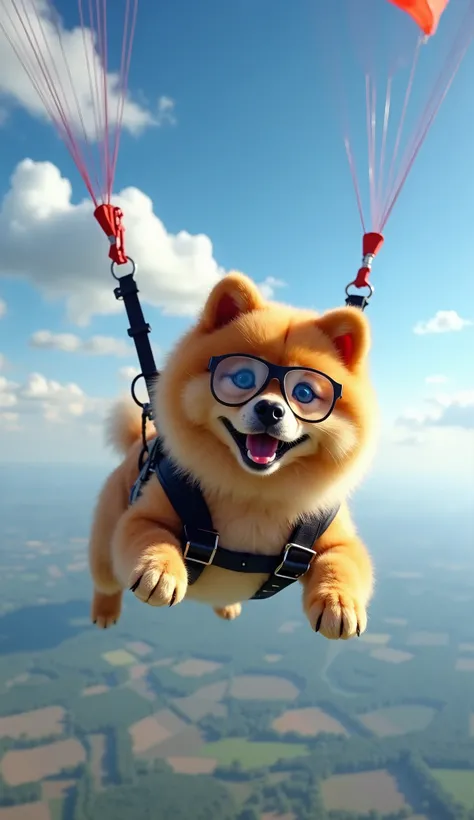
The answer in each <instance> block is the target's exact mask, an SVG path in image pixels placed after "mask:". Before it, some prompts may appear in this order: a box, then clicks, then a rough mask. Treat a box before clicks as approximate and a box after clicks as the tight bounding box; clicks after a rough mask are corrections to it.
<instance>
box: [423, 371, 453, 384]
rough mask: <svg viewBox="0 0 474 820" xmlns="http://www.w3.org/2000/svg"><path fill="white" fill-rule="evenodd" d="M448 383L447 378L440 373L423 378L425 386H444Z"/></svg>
mask: <svg viewBox="0 0 474 820" xmlns="http://www.w3.org/2000/svg"><path fill="white" fill-rule="evenodd" d="M447 381H448V377H447V376H443V375H442V374H441V373H435V374H434V375H433V376H427V377H426V378H425V382H426V384H446V382H447Z"/></svg>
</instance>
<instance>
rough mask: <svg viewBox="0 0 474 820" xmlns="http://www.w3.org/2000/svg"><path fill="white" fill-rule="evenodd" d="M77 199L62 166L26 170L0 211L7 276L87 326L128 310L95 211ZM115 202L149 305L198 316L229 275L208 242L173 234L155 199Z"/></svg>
mask: <svg viewBox="0 0 474 820" xmlns="http://www.w3.org/2000/svg"><path fill="white" fill-rule="evenodd" d="M71 195H72V190H71V184H70V182H69V180H67V179H65V178H63V177H61V175H60V172H59V170H58V169H57V168H56V166H54V165H52V164H51V163H49V162H33V160H31V159H25V160H23V161H22V162H20V163H19V165H18V166H17V167H16V169H15V172H14V174H13V176H12V178H11V187H10V190H9V191H8V193H7V194H6V195H5V197H4V200H3V203H2V204H1V207H0V247H1V248H2V254H1V259H0V275H2V274H3V275H7V276H17V277H21V278H23V279H27V280H29V281H30V282H32V283H33V284H34V285H35V286H36V287H38V288H39V290H40V291H41V292H42V293H43V294H44V296H46V297H47V298H48V299H65V300H66V304H67V310H68V314H69V317H70V318H71V320H72V321H75V322H76V323H77V324H82V325H85V324H87V322H88V321H89V320H90V318H91V316H93V315H97V314H110V313H118V312H121V311H123V305H122V303H121V302H118V301H117V300H116V299H115V298H114V295H113V286H114V284H115V283H114V282H113V280H112V278H111V276H110V263H109V259H108V243H107V239H106V237H105V236H104V235H103V233H102V232H101V230H100V228H99V227H98V225H97V224H96V222H95V220H94V217H93V213H92V212H93V205H92V203H91V202H90V201H89V200H83V201H82V202H79V203H78V204H73V203H72V201H71ZM113 201H114V203H116V204H117V206H119V207H121V208H122V210H123V212H124V215H125V227H126V234H125V240H126V248H127V252H128V254H129V255H130V256H131V257H133V258H134V259H135V260H136V263H137V281H138V284H139V288H140V296H141V298H142V300H143V301H144V302H148V303H149V304H151V305H154V306H155V307H158V308H161V309H162V310H163V311H164V312H165V313H167V314H169V315H182V316H189V315H193V314H194V313H195V312H196V310H197V309H199V308H200V306H201V305H202V303H203V300H204V299H205V298H206V296H207V293H208V291H209V290H210V289H211V288H212V287H213V285H214V284H215V283H216V282H217V281H218V279H219V278H220V277H222V276H223V275H224V273H225V271H224V269H223V268H222V267H220V266H219V265H218V263H217V262H216V260H215V259H214V257H213V248H212V242H211V240H210V239H209V237H208V236H206V235H204V234H197V235H194V236H192V235H191V234H189V233H187V232H186V231H180V232H179V233H177V234H171V233H168V232H167V230H166V228H165V226H164V225H163V223H162V222H161V220H160V219H159V218H158V217H157V216H156V214H155V213H154V212H153V203H152V201H151V199H150V198H149V197H147V196H146V195H145V194H144V193H142V192H141V191H139V190H138V189H137V188H127V189H125V190H123V191H122V192H121V193H120V194H119V195H117V196H116V197H114V198H113ZM123 272H124V273H125V272H126V271H123Z"/></svg>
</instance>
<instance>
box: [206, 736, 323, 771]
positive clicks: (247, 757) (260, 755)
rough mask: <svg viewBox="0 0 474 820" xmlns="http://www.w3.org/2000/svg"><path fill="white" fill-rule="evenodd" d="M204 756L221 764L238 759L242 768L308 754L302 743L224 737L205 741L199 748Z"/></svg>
mask: <svg viewBox="0 0 474 820" xmlns="http://www.w3.org/2000/svg"><path fill="white" fill-rule="evenodd" d="M199 754H200V755H203V756H204V757H212V758H213V759H214V760H217V761H218V763H219V764H220V765H221V766H230V765H231V764H232V763H233V762H234V761H238V762H239V763H240V764H241V765H242V767H243V768H244V769H258V768H260V766H264V767H267V766H272V765H273V764H274V763H276V762H277V760H280V759H282V758H292V757H300V756H302V755H306V754H308V749H307V748H306V746H305V745H304V744H303V743H260V742H259V741H255V742H252V741H250V740H246V739H245V738H235V739H234V738H226V739H225V740H218V741H217V742H216V743H207V744H206V745H205V746H203V747H202V748H201V749H200V750H199Z"/></svg>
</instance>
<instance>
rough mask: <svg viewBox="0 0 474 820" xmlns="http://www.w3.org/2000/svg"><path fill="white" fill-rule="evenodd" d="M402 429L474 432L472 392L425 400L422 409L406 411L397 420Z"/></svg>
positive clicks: (443, 395)
mask: <svg viewBox="0 0 474 820" xmlns="http://www.w3.org/2000/svg"><path fill="white" fill-rule="evenodd" d="M397 424H398V425H399V426H400V427H403V428H409V429H410V428H411V429H413V428H420V427H433V428H434V427H451V428H456V429H459V430H465V431H467V430H474V390H463V391H460V392H458V393H452V394H448V393H442V394H439V395H438V396H435V397H434V398H432V399H427V400H426V401H425V403H424V405H423V407H421V408H419V409H412V410H407V411H406V412H405V413H403V414H402V416H400V418H399V419H398V420H397Z"/></svg>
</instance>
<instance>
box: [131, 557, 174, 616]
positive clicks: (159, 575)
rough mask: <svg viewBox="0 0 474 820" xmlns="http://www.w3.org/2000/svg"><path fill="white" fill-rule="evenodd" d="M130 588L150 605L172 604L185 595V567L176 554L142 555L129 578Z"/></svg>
mask: <svg viewBox="0 0 474 820" xmlns="http://www.w3.org/2000/svg"><path fill="white" fill-rule="evenodd" d="M130 581H131V583H130V585H129V586H130V590H131V592H133V594H134V595H136V597H137V598H138V599H139V600H140V601H142V602H143V603H145V604H149V605H150V606H174V605H175V604H179V603H180V601H182V600H183V598H184V596H185V595H186V590H187V588H188V578H187V573H186V567H185V566H184V563H183V561H182V560H181V559H180V558H179V557H178V556H176V557H175V556H174V555H173V556H172V557H171V559H170V558H169V557H168V555H162V554H161V553H160V552H158V553H156V554H153V553H152V554H151V555H150V554H149V555H147V556H146V557H144V558H143V559H142V561H141V563H140V567H137V569H136V570H135V572H134V573H133V574H132V578H131V579H130Z"/></svg>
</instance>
